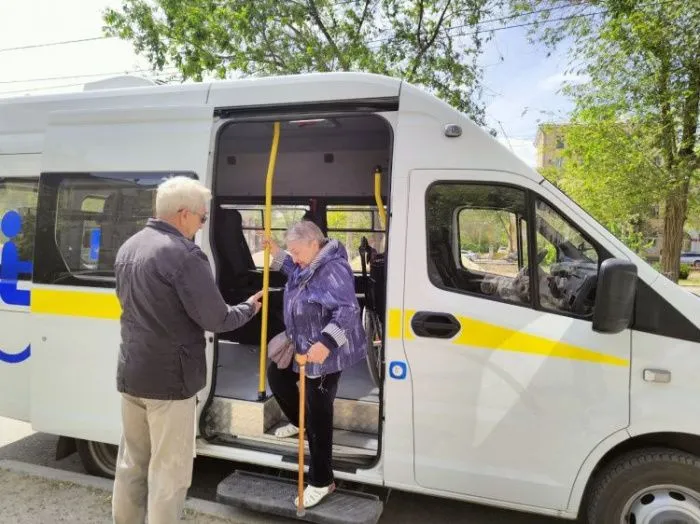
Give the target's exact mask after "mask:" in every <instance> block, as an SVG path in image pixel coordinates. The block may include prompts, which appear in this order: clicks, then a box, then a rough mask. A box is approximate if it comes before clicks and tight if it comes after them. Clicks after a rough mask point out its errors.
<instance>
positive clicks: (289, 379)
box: [268, 221, 367, 507]
mask: <svg viewBox="0 0 700 524" xmlns="http://www.w3.org/2000/svg"><path fill="white" fill-rule="evenodd" d="M268 243H269V245H270V251H271V254H272V255H273V261H272V264H271V267H272V269H279V270H281V271H282V272H283V273H284V274H285V275H286V276H287V285H286V287H285V292H284V323H285V328H286V329H285V331H286V333H287V336H288V337H289V339H290V340H291V341H292V343H293V344H294V347H295V351H296V352H297V353H300V354H305V355H306V356H307V365H306V372H307V377H308V383H307V389H306V405H307V417H306V420H307V424H308V439H309V450H310V452H311V463H310V465H309V475H308V478H309V485H308V487H307V488H306V490H305V491H304V506H305V507H312V506H315V505H316V504H318V503H319V502H320V501H321V500H322V499H323V498H324V497H325V496H326V495H328V494H329V493H331V492H332V491H333V490H334V489H335V483H334V479H333V468H332V465H331V458H332V446H333V402H334V400H335V395H336V392H337V390H338V380H339V379H340V374H341V372H342V371H343V369H346V368H348V367H350V366H352V365H354V364H356V363H357V362H359V361H360V360H362V359H363V358H365V356H366V351H367V348H366V345H365V344H366V343H365V340H366V339H365V334H364V330H363V328H362V322H361V319H360V308H359V305H358V303H357V297H356V296H355V280H354V276H353V272H352V269H351V268H350V264H349V263H348V255H347V252H346V250H345V248H344V247H343V245H342V244H340V243H339V242H338V241H337V240H329V239H326V238H324V236H323V233H322V232H321V230H320V229H319V228H318V226H316V224H314V223H313V222H309V221H302V222H299V223H297V224H295V225H293V226H292V227H291V228H290V229H289V230H288V231H287V235H286V243H287V250H288V254H287V253H285V252H284V251H282V250H281V249H280V248H279V247H278V246H277V245H275V244H274V242H272V241H269V242H268ZM298 371H299V370H298V367H297V364H296V362H295V359H292V363H291V364H290V366H289V367H288V368H287V369H279V368H278V367H277V365H276V364H275V363H271V364H270V367H269V369H268V380H269V384H270V389H271V390H272V393H273V394H274V396H275V398H276V399H277V402H278V403H279V405H280V407H281V408H282V411H283V412H284V414H285V415H286V417H287V418H288V419H289V421H290V424H288V425H287V426H284V427H282V428H280V429H278V430H277V431H276V433H275V435H276V436H277V437H279V438H287V437H293V436H295V435H297V434H298V432H299V430H298V428H297V425H298V423H299V389H298V388H297V380H298V378H299V375H298ZM296 503H297V502H295V504H296Z"/></svg>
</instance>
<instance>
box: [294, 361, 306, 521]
mask: <svg viewBox="0 0 700 524" xmlns="http://www.w3.org/2000/svg"><path fill="white" fill-rule="evenodd" d="M296 360H297V364H298V365H299V482H298V486H297V488H298V492H299V494H298V497H299V503H298V504H297V517H299V518H301V517H303V516H304V515H305V514H306V511H305V510H304V426H305V425H306V416H305V413H304V411H305V409H306V355H296Z"/></svg>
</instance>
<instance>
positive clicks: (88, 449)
mask: <svg viewBox="0 0 700 524" xmlns="http://www.w3.org/2000/svg"><path fill="white" fill-rule="evenodd" d="M76 446H77V448H78V455H80V461H81V462H82V463H83V467H84V468H85V471H87V472H88V473H90V474H91V475H97V476H98V477H105V478H109V479H113V478H114V472H115V470H116V468H117V451H118V448H117V446H114V445H113V444H103V443H102V442H94V441H92V440H78V441H77V442H76Z"/></svg>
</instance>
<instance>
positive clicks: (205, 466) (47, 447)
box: [0, 417, 571, 524]
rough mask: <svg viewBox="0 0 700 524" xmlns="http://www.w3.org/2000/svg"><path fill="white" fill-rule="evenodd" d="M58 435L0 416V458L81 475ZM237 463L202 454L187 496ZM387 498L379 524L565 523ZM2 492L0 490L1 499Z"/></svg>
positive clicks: (394, 495)
mask: <svg viewBox="0 0 700 524" xmlns="http://www.w3.org/2000/svg"><path fill="white" fill-rule="evenodd" d="M55 447H56V437H55V436H52V435H47V434H44V433H33V432H32V431H31V429H30V428H29V425H28V424H24V423H20V422H15V421H12V420H8V419H5V418H2V417H0V459H12V460H18V461H22V462H27V463H32V464H39V465H43V466H50V467H53V468H58V469H64V470H71V471H77V472H80V473H84V470H83V467H82V465H81V463H80V459H79V458H78V456H77V454H73V455H71V456H70V457H67V458H65V459H63V460H60V461H56V460H54V453H55ZM235 467H236V466H235V464H232V463H230V462H227V461H224V460H217V459H211V458H206V457H201V458H198V459H196V461H195V468H194V478H193V482H192V488H191V489H190V493H189V494H190V496H193V497H198V498H203V499H208V500H214V498H215V494H216V485H217V484H218V483H219V482H220V481H221V480H222V479H223V478H225V477H226V476H228V475H229V474H230V473H231V472H232V471H233V469H235ZM378 494H379V495H381V496H382V497H383V498H384V499H386V497H387V496H388V501H387V503H386V505H385V509H384V514H383V516H382V519H381V524H399V523H400V524H419V523H420V524H425V523H439V522H446V523H450V524H496V523H499V524H565V523H567V522H571V521H567V520H560V519H552V518H547V517H542V516H539V515H531V514H526V513H516V512H512V511H504V510H499V509H494V508H489V507H486V506H479V505H475V504H466V503H463V502H456V501H452V500H444V499H438V498H433V497H426V496H421V495H415V494H409V493H403V492H397V491H393V492H391V493H390V494H389V493H388V492H387V491H386V490H381V491H380V492H379V493H378ZM1 498H2V494H1V493H0V499H1Z"/></svg>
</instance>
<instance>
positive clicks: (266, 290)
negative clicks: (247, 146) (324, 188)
mask: <svg viewBox="0 0 700 524" xmlns="http://www.w3.org/2000/svg"><path fill="white" fill-rule="evenodd" d="M279 143H280V123H279V122H275V124H274V126H273V135H272V147H271V148H270V160H269V162H268V165H267V176H266V178H265V238H266V239H271V238H272V224H271V223H272V180H273V178H274V176H275V165H276V164H277V151H278V149H279ZM262 291H263V296H262V312H261V313H262V317H261V320H262V321H261V327H260V370H259V379H258V400H265V398H266V397H267V383H266V382H267V381H266V378H267V377H266V370H267V366H266V364H267V317H268V311H269V303H270V298H269V294H270V244H269V243H266V244H265V262H264V263H263V289H262Z"/></svg>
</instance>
